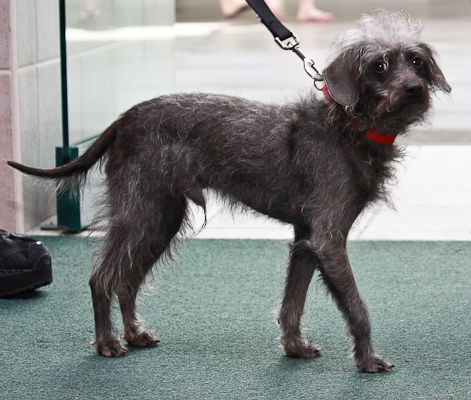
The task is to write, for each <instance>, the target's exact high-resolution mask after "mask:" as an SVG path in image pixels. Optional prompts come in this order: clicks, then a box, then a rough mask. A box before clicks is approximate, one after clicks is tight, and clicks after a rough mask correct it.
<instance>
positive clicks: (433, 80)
mask: <svg viewBox="0 0 471 400" xmlns="http://www.w3.org/2000/svg"><path fill="white" fill-rule="evenodd" d="M419 47H420V48H421V49H422V50H423V51H424V53H425V58H426V59H425V62H426V65H427V67H428V73H429V76H428V80H429V84H430V85H431V86H432V87H434V88H438V89H440V90H442V91H444V92H446V93H450V92H451V87H450V85H449V84H448V82H447V81H446V79H445V76H444V75H443V72H442V71H441V69H440V68H439V67H438V65H437V62H436V61H435V58H434V55H433V51H432V49H431V48H430V47H429V46H427V45H426V44H425V43H421V44H420V45H419Z"/></svg>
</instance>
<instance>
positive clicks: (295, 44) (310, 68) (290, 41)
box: [275, 35, 324, 90]
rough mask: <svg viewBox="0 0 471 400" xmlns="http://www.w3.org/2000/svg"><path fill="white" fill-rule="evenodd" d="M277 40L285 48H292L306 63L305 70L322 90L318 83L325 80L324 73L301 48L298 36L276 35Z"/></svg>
mask: <svg viewBox="0 0 471 400" xmlns="http://www.w3.org/2000/svg"><path fill="white" fill-rule="evenodd" d="M275 42H276V43H277V44H278V46H280V47H281V48H282V49H283V50H291V51H293V52H294V53H295V54H296V55H297V56H298V57H299V58H300V59H301V60H302V61H303V64H304V70H305V71H306V73H307V74H308V75H309V76H310V77H311V79H313V80H314V86H315V87H316V89H318V90H321V89H320V88H319V87H318V86H317V83H318V82H321V81H323V80H324V77H323V76H322V74H321V73H320V72H319V71H318V69H317V68H316V67H315V65H314V64H315V63H314V60H313V59H312V58H307V57H306V56H305V55H304V53H303V52H302V51H301V50H300V49H299V45H300V42H299V40H298V39H297V38H296V36H294V35H292V36H290V37H288V38H286V39H284V40H281V39H280V38H279V37H275Z"/></svg>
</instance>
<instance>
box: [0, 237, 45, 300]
mask: <svg viewBox="0 0 471 400" xmlns="http://www.w3.org/2000/svg"><path fill="white" fill-rule="evenodd" d="M51 282H52V268H51V256H50V255H49V251H48V250H47V248H46V246H44V245H43V244H42V242H40V241H37V240H35V239H33V238H29V237H26V236H21V235H15V234H13V233H10V232H7V231H5V230H3V229H0V297H3V296H9V295H12V294H17V293H21V292H25V291H28V290H32V289H35V288H37V287H40V286H44V285H48V284H50V283H51Z"/></svg>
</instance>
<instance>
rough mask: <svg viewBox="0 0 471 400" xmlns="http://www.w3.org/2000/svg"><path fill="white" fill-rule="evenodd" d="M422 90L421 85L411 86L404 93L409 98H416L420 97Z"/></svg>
mask: <svg viewBox="0 0 471 400" xmlns="http://www.w3.org/2000/svg"><path fill="white" fill-rule="evenodd" d="M423 90H424V89H423V87H422V86H421V85H411V86H409V87H408V88H407V89H406V93H407V96H409V97H411V98H417V97H420V96H421V95H422V92H423Z"/></svg>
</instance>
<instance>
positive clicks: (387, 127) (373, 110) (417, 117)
mask: <svg viewBox="0 0 471 400" xmlns="http://www.w3.org/2000/svg"><path fill="white" fill-rule="evenodd" d="M371 99H372V100H371V101H370V107H367V109H368V111H369V112H367V114H368V115H369V116H370V119H371V125H372V126H373V127H374V128H376V129H379V130H381V131H383V132H385V133H392V134H396V133H403V132H404V131H405V130H407V128H408V127H410V126H412V125H415V124H417V123H419V122H422V121H423V120H424V119H425V118H426V115H427V111H428V110H429V109H430V105H431V98H430V93H429V90H425V91H424V93H423V94H422V95H421V96H420V97H418V98H416V99H410V98H408V97H407V96H405V95H400V94H398V95H396V96H395V95H393V94H390V93H388V94H387V95H380V96H372V98H371Z"/></svg>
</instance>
